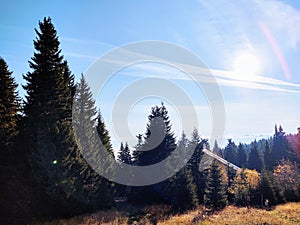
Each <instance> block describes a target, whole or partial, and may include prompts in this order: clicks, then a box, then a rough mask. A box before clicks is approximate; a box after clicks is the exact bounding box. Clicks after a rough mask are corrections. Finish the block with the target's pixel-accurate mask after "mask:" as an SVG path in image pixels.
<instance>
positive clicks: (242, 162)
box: [236, 143, 247, 167]
mask: <svg viewBox="0 0 300 225" xmlns="http://www.w3.org/2000/svg"><path fill="white" fill-rule="evenodd" d="M246 164H247V153H246V151H245V147H244V145H243V144H242V143H240V144H239V146H238V151H237V164H236V165H237V166H239V167H245V166H246Z"/></svg>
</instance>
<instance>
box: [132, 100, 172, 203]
mask: <svg viewBox="0 0 300 225" xmlns="http://www.w3.org/2000/svg"><path fill="white" fill-rule="evenodd" d="M148 120H149V121H148V124H147V127H146V133H145V135H144V136H145V137H144V142H143V144H142V146H141V148H140V149H141V150H143V151H139V152H138V153H137V154H136V156H137V163H138V165H140V166H145V165H153V164H155V163H158V162H160V161H162V160H164V159H166V158H167V157H168V156H170V154H172V153H173V151H174V150H175V149H176V140H175V137H174V133H173V132H172V125H171V122H170V119H169V115H168V111H167V109H166V107H165V105H164V104H163V103H162V104H161V106H155V107H152V109H151V113H150V115H149V116H148ZM169 169H170V165H169V164H168V165H167V164H165V165H164V168H162V171H161V172H162V173H164V172H166V171H167V170H169ZM168 182H169V180H166V181H164V182H161V183H158V184H153V185H149V186H145V187H141V188H138V189H139V195H140V197H142V196H143V201H144V202H161V201H162V200H163V199H164V196H165V195H166V186H167V184H168ZM137 201H139V200H137Z"/></svg>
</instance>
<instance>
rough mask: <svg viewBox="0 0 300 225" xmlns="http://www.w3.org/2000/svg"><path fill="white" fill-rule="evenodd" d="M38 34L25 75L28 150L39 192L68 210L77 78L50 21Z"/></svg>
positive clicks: (25, 123) (72, 177)
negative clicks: (72, 72) (73, 105)
mask: <svg viewBox="0 0 300 225" xmlns="http://www.w3.org/2000/svg"><path fill="white" fill-rule="evenodd" d="M35 32H36V34H37V38H36V40H34V47H35V52H34V56H33V57H32V58H31V60H30V61H29V66H30V68H31V71H30V72H28V73H27V74H26V75H25V76H24V79H25V80H26V82H27V83H26V84H25V85H24V89H25V90H26V92H27V93H26V100H25V104H24V134H23V136H24V137H25V139H26V142H27V143H24V146H26V148H27V154H28V157H29V161H30V165H31V168H32V170H33V171H34V173H33V175H34V177H35V178H36V180H37V182H38V183H39V184H40V185H41V190H46V192H47V193H48V195H49V196H50V197H51V198H54V199H56V200H60V201H59V202H60V204H61V206H62V207H64V204H66V203H67V202H68V201H67V200H68V199H70V197H71V196H72V194H73V192H74V186H73V184H74V182H73V180H74V179H75V177H76V175H74V174H76V173H77V172H79V171H76V170H77V169H78V168H77V167H76V166H73V163H74V162H75V161H76V157H77V146H76V142H75V139H74V136H73V131H72V124H71V120H72V117H71V114H72V111H71V108H72V101H73V95H72V94H74V84H73V80H74V76H73V75H71V72H70V70H69V68H68V65H67V62H66V61H65V60H64V58H63V56H62V55H61V50H60V48H59V44H60V43H59V40H58V36H57V33H56V30H55V28H54V26H53V24H52V22H51V19H50V18H44V20H43V21H42V22H39V30H37V29H35ZM65 207H66V205H65ZM68 207H69V206H68Z"/></svg>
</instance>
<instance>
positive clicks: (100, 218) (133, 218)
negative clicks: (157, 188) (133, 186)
mask: <svg viewBox="0 0 300 225" xmlns="http://www.w3.org/2000/svg"><path fill="white" fill-rule="evenodd" d="M41 224H46V225H71V224H72V225H73V224H78V225H99V224H104V225H117V224H121V225H125V224H135V225H150V224H158V225H173V224H182V225H188V224H203V225H225V224H226V225H227V224H228V225H230V224H234V225H248V224H249V225H250V224H251V225H252V224H257V225H259V224H261V225H299V224H300V203H287V204H284V205H278V206H276V207H275V208H273V209H271V210H265V209H257V208H245V207H235V206H228V207H226V208H225V209H224V210H222V211H220V212H215V213H213V214H211V215H210V213H208V212H207V211H206V210H205V209H204V207H198V208H197V209H195V210H191V211H188V212H185V213H182V214H176V215H174V214H172V210H171V208H170V207H169V206H166V205H156V206H144V207H137V206H131V205H124V206H122V207H120V208H118V209H111V210H106V211H99V212H97V213H93V214H90V215H84V216H78V217H73V218H70V219H66V220H55V221H52V222H48V223H41Z"/></svg>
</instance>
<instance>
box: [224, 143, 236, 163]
mask: <svg viewBox="0 0 300 225" xmlns="http://www.w3.org/2000/svg"><path fill="white" fill-rule="evenodd" d="M224 158H225V159H226V160H227V161H229V162H231V163H233V164H236V162H237V146H236V144H235V143H234V141H232V139H228V144H227V146H226V147H225V149H224Z"/></svg>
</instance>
